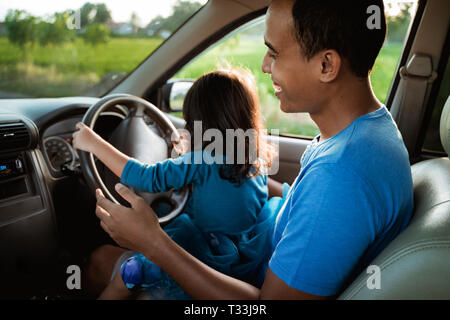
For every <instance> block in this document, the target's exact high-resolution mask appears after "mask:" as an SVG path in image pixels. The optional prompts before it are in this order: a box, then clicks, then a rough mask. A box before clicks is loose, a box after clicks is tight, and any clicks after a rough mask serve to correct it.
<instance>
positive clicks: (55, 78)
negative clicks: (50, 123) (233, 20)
mask: <svg viewBox="0 0 450 320" xmlns="http://www.w3.org/2000/svg"><path fill="white" fill-rule="evenodd" d="M206 2H207V0H195V1H194V0H164V1H161V0H147V1H141V0H127V1H117V0H105V1H103V2H101V3H90V2H85V1H77V0H70V1H67V0H65V1H63V0H61V1H54V0H40V1H35V0H16V1H5V0H0V98H27V97H33V98H40V97H65V96H93V97H98V96H102V95H104V94H105V93H107V92H108V91H109V90H111V89H112V88H113V87H114V86H115V85H116V84H117V83H118V82H120V81H121V80H122V79H123V78H124V77H125V76H126V75H127V74H128V73H130V72H131V71H133V70H134V69H135V68H136V67H137V66H138V65H139V64H140V63H141V62H142V61H143V60H144V59H145V58H146V57H147V56H148V55H149V54H151V53H152V52H153V51H154V50H155V49H156V48H157V47H158V46H159V45H160V44H161V43H162V42H164V40H165V39H167V38H168V37H169V36H170V35H171V34H172V33H173V32H174V31H175V30H176V29H177V28H178V27H179V26H181V25H182V24H183V22H185V21H186V20H187V19H188V18H189V17H191V16H192V15H193V14H194V13H195V12H196V11H197V10H199V9H200V8H201V7H202V6H203V5H204V4H205V3H206Z"/></svg>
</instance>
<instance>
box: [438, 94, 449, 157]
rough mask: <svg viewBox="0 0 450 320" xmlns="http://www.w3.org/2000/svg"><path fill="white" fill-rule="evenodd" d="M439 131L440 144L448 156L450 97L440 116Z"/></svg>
mask: <svg viewBox="0 0 450 320" xmlns="http://www.w3.org/2000/svg"><path fill="white" fill-rule="evenodd" d="M439 131H440V133H441V142H442V146H443V147H444V150H445V152H447V154H448V155H449V156H450V96H449V97H448V98H447V101H446V102H445V105H444V108H443V109H442V114H441V124H440V128H439Z"/></svg>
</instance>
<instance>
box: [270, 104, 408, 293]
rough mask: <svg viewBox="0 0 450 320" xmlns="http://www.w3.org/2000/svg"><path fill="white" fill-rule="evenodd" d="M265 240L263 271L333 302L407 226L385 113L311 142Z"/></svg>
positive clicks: (402, 175)
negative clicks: (269, 248)
mask: <svg viewBox="0 0 450 320" xmlns="http://www.w3.org/2000/svg"><path fill="white" fill-rule="evenodd" d="M301 167H302V169H301V171H300V173H299V175H298V176H297V178H296V179H295V181H294V183H293V185H292V187H291V189H290V191H289V194H288V195H287V199H286V201H285V203H284V206H283V207H282V209H281V210H280V213H279V215H278V217H277V219H276V224H275V229H274V234H273V241H272V245H273V254H272V257H271V258H270V261H269V267H270V269H271V271H272V272H273V273H274V274H275V275H277V277H279V278H280V279H281V280H282V281H283V282H285V283H286V284H287V285H289V286H290V287H293V288H295V289H298V290H301V291H304V292H307V293H310V294H315V295H320V296H332V295H335V294H338V293H339V292H340V290H341V289H342V288H343V286H344V285H345V283H346V281H348V280H349V278H352V277H353V275H354V274H357V273H358V272H360V271H362V270H363V269H364V268H365V267H367V265H368V264H369V263H370V262H371V261H372V259H373V258H375V257H376V255H377V254H378V253H379V252H380V251H381V250H382V249H383V248H385V247H386V245H387V244H388V243H389V242H390V241H391V240H392V239H393V238H394V237H395V236H396V235H397V234H398V233H400V232H401V231H402V230H403V229H404V228H405V227H406V226H407V224H408V222H409V220H410V218H411V213H412V209H413V184H412V178H411V168H410V164H409V159H408V152H407V150H406V148H405V145H404V143H403V140H402V137H401V134H400V132H399V131H398V129H397V126H396V124H395V122H394V121H393V119H392V117H391V115H390V113H389V112H388V110H387V109H386V108H385V107H384V106H383V107H382V108H380V109H378V110H376V111H374V112H371V113H368V114H365V115H363V116H360V117H359V118H357V119H355V120H354V121H353V122H352V123H351V124H350V125H349V126H348V127H346V128H345V129H344V130H342V131H341V132H339V133H338V134H336V135H335V136H333V137H331V138H329V139H326V140H324V141H320V142H318V137H316V138H315V139H314V140H313V142H312V144H311V145H309V146H308V147H307V149H306V151H305V152H304V154H303V156H302V159H301Z"/></svg>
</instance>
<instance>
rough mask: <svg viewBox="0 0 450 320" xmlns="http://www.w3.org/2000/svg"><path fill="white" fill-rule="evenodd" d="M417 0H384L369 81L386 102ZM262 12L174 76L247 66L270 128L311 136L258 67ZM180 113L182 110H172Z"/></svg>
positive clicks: (305, 118) (302, 117)
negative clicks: (382, 32)
mask: <svg viewBox="0 0 450 320" xmlns="http://www.w3.org/2000/svg"><path fill="white" fill-rule="evenodd" d="M416 5H417V0H407V1H405V0H385V11H386V15H387V21H388V30H389V31H388V36H387V39H386V41H385V44H384V46H383V48H382V50H381V52H380V54H379V56H378V58H377V60H376V62H375V65H374V68H373V70H372V73H371V76H370V77H371V82H372V85H373V89H374V92H375V95H376V96H377V98H378V99H379V100H380V101H381V102H383V103H384V102H385V101H386V98H387V94H388V91H389V88H390V85H391V82H392V79H393V78H394V73H395V70H396V67H397V64H398V61H399V58H400V55H401V52H402V48H403V43H404V40H405V38H406V35H407V31H408V29H409V24H410V21H411V20H412V18H411V17H412V15H413V13H414V12H415V8H416ZM264 18H265V17H264V16H262V17H259V18H256V19H255V20H253V21H250V22H248V23H247V24H245V25H243V26H242V27H240V28H238V29H236V30H235V31H233V32H232V33H230V34H229V35H228V36H226V37H225V38H223V39H222V40H220V41H218V42H217V43H216V44H214V45H213V46H211V47H209V48H208V49H207V50H205V51H204V52H203V53H202V54H201V55H199V56H198V57H197V58H195V59H194V60H192V61H191V62H190V63H189V64H187V65H186V66H184V67H183V68H182V69H181V70H180V71H179V72H178V73H177V74H176V75H175V76H174V77H173V79H172V80H175V79H178V80H179V79H196V78H198V77H200V76H201V75H203V74H204V73H206V72H209V71H212V70H214V69H216V68H217V67H219V66H224V65H231V66H239V67H245V68H248V69H249V70H250V71H251V72H252V73H253V75H254V77H255V80H256V83H257V88H258V95H259V101H260V105H261V112H262V115H263V118H264V120H265V126H266V128H267V129H268V130H269V132H270V130H271V129H278V130H279V132H280V134H281V135H290V136H292V135H294V136H299V137H306V138H312V137H314V136H315V135H317V134H318V133H319V130H318V128H317V126H316V124H315V123H314V122H313V121H312V120H311V118H310V116H309V114H307V113H296V114H287V113H284V112H282V111H281V110H280V108H279V102H278V99H277V98H276V97H275V95H274V89H273V86H272V81H271V79H270V76H269V75H267V74H264V73H263V72H262V70H261V63H262V60H263V57H264V55H265V53H266V50H267V48H266V46H265V45H264V29H265V20H264ZM174 115H176V116H179V117H181V112H178V113H176V114H174Z"/></svg>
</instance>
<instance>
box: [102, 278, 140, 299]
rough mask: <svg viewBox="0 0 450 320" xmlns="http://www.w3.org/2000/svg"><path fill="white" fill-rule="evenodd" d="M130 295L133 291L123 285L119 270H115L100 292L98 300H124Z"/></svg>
mask: <svg viewBox="0 0 450 320" xmlns="http://www.w3.org/2000/svg"><path fill="white" fill-rule="evenodd" d="M132 296H133V292H131V291H130V290H129V289H128V288H127V287H126V286H125V283H123V280H122V277H121V275H120V272H117V273H116V275H115V276H114V278H113V279H112V280H111V282H110V283H109V285H108V286H107V287H106V288H105V290H103V292H102V293H101V294H100V296H99V297H98V300H126V299H129V298H131V297H132Z"/></svg>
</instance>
